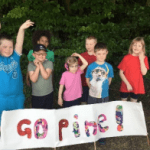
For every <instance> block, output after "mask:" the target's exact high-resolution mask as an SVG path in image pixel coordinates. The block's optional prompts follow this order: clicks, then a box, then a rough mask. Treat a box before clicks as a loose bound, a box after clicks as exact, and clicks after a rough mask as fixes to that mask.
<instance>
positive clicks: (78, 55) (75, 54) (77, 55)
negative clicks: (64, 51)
mask: <svg viewBox="0 0 150 150" xmlns="http://www.w3.org/2000/svg"><path fill="white" fill-rule="evenodd" d="M71 56H75V57H80V54H78V53H73V54H72V55H71Z"/></svg>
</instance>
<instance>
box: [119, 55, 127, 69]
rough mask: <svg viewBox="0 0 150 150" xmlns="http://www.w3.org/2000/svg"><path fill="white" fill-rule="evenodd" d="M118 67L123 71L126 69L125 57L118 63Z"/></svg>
mask: <svg viewBox="0 0 150 150" xmlns="http://www.w3.org/2000/svg"><path fill="white" fill-rule="evenodd" d="M118 69H120V70H123V71H125V70H126V59H125V57H124V58H123V59H122V61H121V62H120V64H119V65H118Z"/></svg>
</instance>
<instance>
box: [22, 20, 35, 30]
mask: <svg viewBox="0 0 150 150" xmlns="http://www.w3.org/2000/svg"><path fill="white" fill-rule="evenodd" d="M33 25H34V22H32V21H31V20H27V21H26V22H24V23H23V24H22V25H21V26H20V29H23V30H25V29H27V28H29V27H30V26H33Z"/></svg>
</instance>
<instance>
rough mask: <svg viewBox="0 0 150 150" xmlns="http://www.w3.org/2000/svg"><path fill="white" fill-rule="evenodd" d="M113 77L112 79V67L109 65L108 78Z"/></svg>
mask: <svg viewBox="0 0 150 150" xmlns="http://www.w3.org/2000/svg"><path fill="white" fill-rule="evenodd" d="M113 77H114V71H113V67H112V66H111V65H109V72H108V78H113Z"/></svg>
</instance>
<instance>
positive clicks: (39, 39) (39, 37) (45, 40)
mask: <svg viewBox="0 0 150 150" xmlns="http://www.w3.org/2000/svg"><path fill="white" fill-rule="evenodd" d="M50 37H51V35H50V32H49V31H46V30H37V31H35V32H34V34H33V37H32V44H33V46H35V45H37V44H42V45H44V46H45V47H46V48H47V47H48V46H49V44H50ZM46 53H47V55H46V59H48V60H49V61H52V62H54V52H53V51H51V50H48V49H47V52H46ZM32 54H33V50H30V51H29V53H28V55H27V57H28V60H29V62H33V61H34V59H35V57H34V56H33V55H32ZM26 83H27V85H30V80H29V74H28V72H27V75H26Z"/></svg>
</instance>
